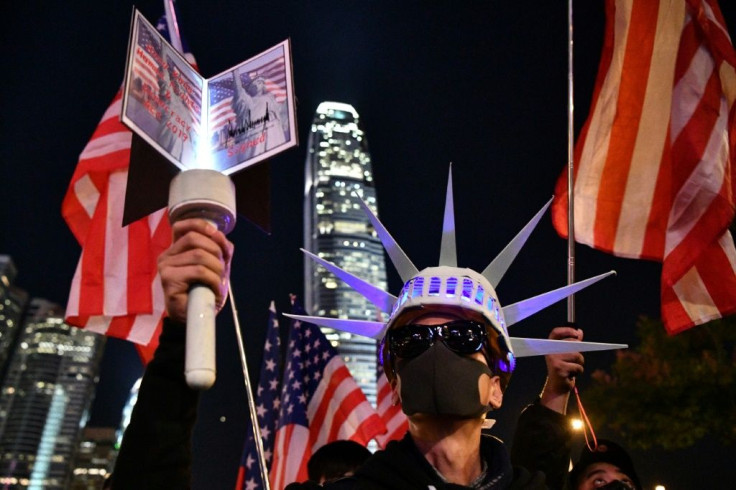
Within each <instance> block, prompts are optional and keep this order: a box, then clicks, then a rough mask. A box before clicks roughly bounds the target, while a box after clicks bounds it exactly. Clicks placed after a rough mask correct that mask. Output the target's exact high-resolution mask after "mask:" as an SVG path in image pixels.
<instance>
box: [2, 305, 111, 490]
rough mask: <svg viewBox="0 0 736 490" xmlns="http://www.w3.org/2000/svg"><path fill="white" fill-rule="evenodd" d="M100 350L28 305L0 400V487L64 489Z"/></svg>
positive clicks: (54, 312)
mask: <svg viewBox="0 0 736 490" xmlns="http://www.w3.org/2000/svg"><path fill="white" fill-rule="evenodd" d="M104 342H105V337H103V336H101V335H98V334H95V333H92V332H87V331H85V330H81V329H78V328H75V327H71V326H69V325H67V324H66V323H64V319H63V310H62V309H61V308H60V307H59V306H58V305H55V304H53V303H50V302H49V301H46V300H43V299H38V298H34V299H33V300H31V303H30V305H29V308H28V312H27V313H26V315H25V319H24V323H23V327H22V329H21V331H20V333H19V335H18V339H17V341H16V343H15V347H14V349H13V352H12V354H11V356H10V359H9V363H8V369H7V373H6V377H5V380H4V382H3V384H2V391H1V392H0V486H3V487H6V486H7V487H12V488H44V489H62V488H68V487H69V485H70V482H71V478H72V469H73V461H74V458H75V455H76V452H77V448H78V445H79V441H80V438H81V432H82V428H83V427H84V425H85V423H86V420H87V418H88V414H89V410H90V408H91V406H92V401H93V399H94V393H95V387H96V384H97V378H98V371H99V365H100V360H101V358H102V352H103V346H104Z"/></svg>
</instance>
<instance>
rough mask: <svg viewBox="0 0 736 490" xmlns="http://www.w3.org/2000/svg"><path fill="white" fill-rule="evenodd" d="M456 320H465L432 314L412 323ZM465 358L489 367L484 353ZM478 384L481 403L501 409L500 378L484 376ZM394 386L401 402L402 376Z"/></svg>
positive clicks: (447, 315) (436, 322) (437, 323)
mask: <svg viewBox="0 0 736 490" xmlns="http://www.w3.org/2000/svg"><path fill="white" fill-rule="evenodd" d="M454 320H463V318H461V317H458V316H457V315H453V314H448V313H431V314H427V315H424V316H421V317H419V318H417V319H415V320H413V321H412V322H411V323H412V324H414V325H440V324H443V323H447V322H451V321H454ZM464 357H467V358H469V359H473V360H475V361H478V362H480V363H482V364H483V365H485V366H488V362H487V359H486V356H485V354H484V353H483V351H480V352H474V353H472V354H468V355H466V356H464ZM396 361H397V362H402V360H401V359H397V360H396ZM408 362H411V361H408ZM477 383H478V394H479V396H480V403H481V404H482V405H485V406H488V405H491V406H493V407H494V408H498V407H500V406H501V399H502V392H501V384H500V378H499V377H498V376H495V375H492V376H489V375H488V374H482V375H480V376H479V377H478V378H477ZM392 385H393V391H394V393H393V396H394V399H395V400H399V401H400V400H401V393H402V390H401V375H398V376H397V378H396V379H395V380H394V382H393V383H392ZM476 403H477V402H476Z"/></svg>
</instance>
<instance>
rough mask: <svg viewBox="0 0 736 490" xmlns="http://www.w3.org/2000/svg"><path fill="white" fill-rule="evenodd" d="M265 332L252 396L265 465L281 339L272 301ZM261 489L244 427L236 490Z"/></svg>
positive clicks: (252, 444) (276, 402) (275, 411)
mask: <svg viewBox="0 0 736 490" xmlns="http://www.w3.org/2000/svg"><path fill="white" fill-rule="evenodd" d="M268 311H269V314H268V331H267V332H266V342H265V344H264V346H263V362H262V363H261V364H262V365H261V374H260V380H259V381H258V388H257V390H258V391H257V392H256V396H255V401H256V412H257V414H258V424H259V426H260V429H261V438H262V441H263V451H264V458H265V460H266V465H267V466H269V465H270V463H271V460H272V457H273V441H274V437H275V436H276V421H277V420H278V417H279V408H280V399H279V396H280V395H281V338H280V335H279V320H278V316H277V313H276V307H275V306H274V304H273V302H272V303H271V306H270V307H269V309H268ZM260 488H265V487H264V485H263V480H262V478H261V471H260V469H259V463H258V453H257V448H256V444H255V441H254V439H253V432H252V430H251V428H250V427H249V428H248V433H247V436H246V442H245V447H244V449H243V456H242V458H241V461H240V468H239V470H238V479H237V482H236V484H235V489H236V490H256V489H260Z"/></svg>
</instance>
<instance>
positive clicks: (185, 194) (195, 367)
mask: <svg viewBox="0 0 736 490" xmlns="http://www.w3.org/2000/svg"><path fill="white" fill-rule="evenodd" d="M235 208H236V206H235V186H234V185H233V182H232V181H231V180H230V178H229V177H228V176H226V175H224V174H222V173H220V172H218V171H216V170H203V169H192V170H185V171H183V172H180V173H179V174H178V175H177V176H176V177H174V179H173V180H172V181H171V184H170V186H169V220H170V221H171V222H172V223H174V222H176V221H179V220H182V219H188V218H201V219H205V220H207V221H209V222H210V223H212V225H214V226H216V227H217V229H218V230H220V231H221V232H223V233H225V234H227V233H229V232H230V231H231V230H232V229H233V228H234V227H235V214H236V211H235ZM216 314H217V310H216V305H215V293H214V292H213V291H212V290H211V289H210V288H209V287H207V286H205V285H203V284H194V285H192V286H191V288H190V289H189V300H188V302H187V326H186V329H187V332H186V334H187V338H186V358H185V366H184V374H185V376H186V380H187V384H188V385H189V386H190V387H191V388H193V389H196V390H206V389H208V388H210V387H211V386H212V385H213V384H214V383H215V378H216V368H215V315H216Z"/></svg>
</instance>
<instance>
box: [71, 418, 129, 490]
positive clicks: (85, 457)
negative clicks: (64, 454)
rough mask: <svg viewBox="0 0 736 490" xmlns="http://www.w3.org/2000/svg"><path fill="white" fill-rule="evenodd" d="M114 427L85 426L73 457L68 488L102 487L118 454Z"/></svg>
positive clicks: (79, 489)
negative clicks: (71, 476) (72, 468)
mask: <svg viewBox="0 0 736 490" xmlns="http://www.w3.org/2000/svg"><path fill="white" fill-rule="evenodd" d="M116 432H117V431H116V430H115V427H86V428H85V429H84V431H83V432H82V439H81V441H80V442H79V449H78V450H77V455H76V457H75V458H74V476H73V478H72V483H71V485H70V486H69V490H97V489H99V488H102V486H103V485H104V483H105V480H106V479H107V478H108V477H109V475H110V473H111V472H112V469H113V467H114V466H115V458H116V457H117V455H118V450H117V446H116V441H117V435H116Z"/></svg>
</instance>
